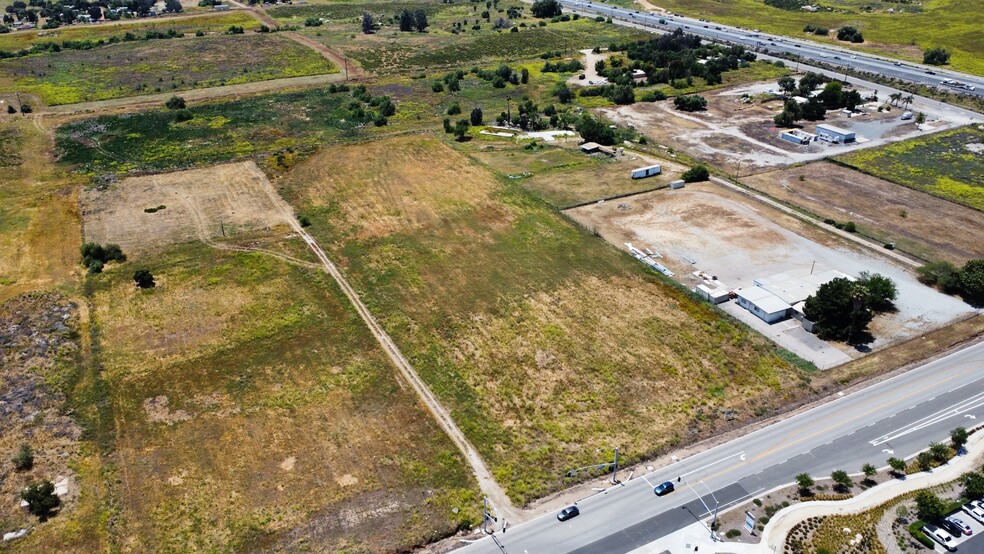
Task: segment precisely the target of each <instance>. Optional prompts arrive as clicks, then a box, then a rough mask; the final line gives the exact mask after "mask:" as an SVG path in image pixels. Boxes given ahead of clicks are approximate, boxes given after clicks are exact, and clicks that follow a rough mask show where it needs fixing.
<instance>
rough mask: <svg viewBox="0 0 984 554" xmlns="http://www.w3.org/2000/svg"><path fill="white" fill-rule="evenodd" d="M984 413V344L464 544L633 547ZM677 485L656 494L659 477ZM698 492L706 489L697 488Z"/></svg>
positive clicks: (595, 549)
mask: <svg viewBox="0 0 984 554" xmlns="http://www.w3.org/2000/svg"><path fill="white" fill-rule="evenodd" d="M978 418H981V419H984V343H978V344H976V345H973V346H970V347H968V348H965V349H963V350H960V351H958V352H955V353H953V354H950V355H948V356H946V357H944V358H941V359H939V360H936V361H934V362H931V363H928V364H926V365H923V366H921V367H919V368H917V369H914V370H912V371H909V372H906V373H903V374H900V375H897V376H895V377H893V378H891V379H887V380H885V381H882V382H880V383H877V384H874V385H871V386H869V387H867V388H865V389H862V390H859V391H857V392H854V393H852V394H849V395H844V396H840V397H838V398H836V399H835V400H833V401H830V402H828V403H825V404H822V405H820V406H818V407H816V408H813V409H811V410H809V411H805V412H802V413H800V414H798V415H795V416H793V417H790V418H788V419H784V420H782V421H779V422H776V423H774V424H772V425H770V426H768V427H765V428H763V429H759V430H758V431H755V432H753V433H750V434H748V435H745V436H743V437H740V438H738V439H735V440H733V441H731V442H728V443H726V444H723V445H720V446H717V447H714V448H711V449H709V450H706V451H704V452H701V453H700V454H697V455H694V456H691V457H690V458H687V459H684V460H681V461H679V462H676V463H674V464H672V465H670V466H668V467H665V468H663V469H660V470H657V471H655V472H653V473H651V474H647V475H644V476H638V477H634V478H633V479H632V480H631V481H628V482H626V483H623V484H622V485H619V486H615V487H611V488H609V489H608V490H607V491H606V492H604V493H600V494H596V495H594V496H591V497H589V498H586V499H583V500H581V501H579V502H578V506H579V507H580V509H581V515H580V516H578V517H575V518H573V519H571V520H569V521H567V522H563V523H561V522H559V521H557V519H556V518H555V517H554V515H553V514H548V515H545V516H542V517H540V518H538V519H535V520H533V521H530V522H527V523H524V524H522V525H518V526H516V527H512V528H510V529H509V530H508V532H506V533H501V532H500V533H497V534H496V541H497V542H498V544H496V542H494V541H493V540H491V539H488V538H486V539H482V540H480V541H478V542H476V543H474V544H471V545H468V546H466V547H464V548H463V549H461V550H460V551H461V552H463V553H467V554H473V553H474V554H477V553H489V554H494V553H498V552H502V550H500V545H501V547H502V548H503V549H504V550H505V551H506V552H510V553H514V554H515V553H523V554H537V553H542V554H545V553H558V552H577V553H579V554H602V553H604V554H619V553H625V552H629V551H631V550H633V549H635V548H638V547H640V546H642V545H645V544H648V543H650V542H652V541H654V540H656V539H658V538H660V537H662V536H665V535H668V534H670V533H672V532H674V531H676V530H677V529H680V528H682V527H684V526H686V525H690V524H692V523H694V522H695V518H700V517H704V516H707V511H708V510H707V509H706V508H705V504H706V505H707V507H708V508H710V509H712V510H713V508H714V507H715V501H716V503H717V504H720V505H721V506H722V507H724V506H728V505H732V504H734V503H737V502H739V501H741V500H745V499H748V498H750V497H754V496H755V495H756V494H758V493H761V492H762V491H765V490H769V489H772V488H774V487H777V486H780V485H783V484H786V483H789V482H792V481H793V478H794V476H795V475H797V474H799V473H803V472H806V473H810V474H811V475H814V476H826V475H829V474H830V473H831V472H832V471H834V470H838V469H843V470H846V471H848V472H849V473H857V472H859V471H860V469H861V466H862V465H863V464H865V463H872V464H874V465H876V466H884V465H885V461H886V460H887V459H888V458H889V457H893V456H894V457H899V458H905V457H909V456H912V455H913V454H915V453H916V452H918V451H919V450H921V449H924V448H926V447H927V445H928V444H929V443H930V442H933V441H944V440H946V439H947V436H948V433H949V431H950V430H951V429H953V428H955V427H959V426H965V427H971V426H973V425H974V424H975V423H977V421H978ZM663 481H672V482H673V483H674V484H676V491H675V492H673V493H671V494H669V495H667V496H664V497H657V496H656V495H655V494H653V488H652V486H653V485H656V484H658V483H660V482H663ZM698 495H700V496H698Z"/></svg>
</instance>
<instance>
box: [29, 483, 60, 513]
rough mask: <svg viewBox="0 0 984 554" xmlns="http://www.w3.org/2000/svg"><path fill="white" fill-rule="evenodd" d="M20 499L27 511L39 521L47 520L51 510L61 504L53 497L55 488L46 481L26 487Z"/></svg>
mask: <svg viewBox="0 0 984 554" xmlns="http://www.w3.org/2000/svg"><path fill="white" fill-rule="evenodd" d="M21 498H22V499H23V500H24V501H26V502H27V510H28V511H29V512H31V513H32V514H34V515H36V516H38V518H39V519H40V520H41V521H45V520H46V519H48V517H49V516H50V515H51V512H52V510H54V509H55V508H57V507H58V505H59V504H61V501H60V500H59V499H58V497H57V496H56V495H55V486H54V485H53V484H52V483H51V481H47V480H45V481H41V482H39V483H31V484H30V485H28V486H27V488H26V489H24V491H23V492H21Z"/></svg>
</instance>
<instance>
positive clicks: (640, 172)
mask: <svg viewBox="0 0 984 554" xmlns="http://www.w3.org/2000/svg"><path fill="white" fill-rule="evenodd" d="M662 171H663V170H662V169H661V168H660V167H659V164H655V165H647V166H646V167H640V168H639V169H633V170H632V178H633V179H645V178H646V177H652V176H653V175H659V174H660V172H662Z"/></svg>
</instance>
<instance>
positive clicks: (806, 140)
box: [779, 129, 817, 144]
mask: <svg viewBox="0 0 984 554" xmlns="http://www.w3.org/2000/svg"><path fill="white" fill-rule="evenodd" d="M779 138H781V139H782V140H787V141H789V142H792V143H794V144H810V143H811V142H813V141H815V140H817V136H816V135H813V134H810V133H806V132H803V131H800V130H799V129H790V130H788V131H783V132H781V133H779Z"/></svg>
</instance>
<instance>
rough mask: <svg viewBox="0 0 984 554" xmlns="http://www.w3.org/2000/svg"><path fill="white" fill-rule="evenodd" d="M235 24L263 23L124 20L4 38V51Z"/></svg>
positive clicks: (223, 18) (243, 17) (233, 17)
mask: <svg viewBox="0 0 984 554" xmlns="http://www.w3.org/2000/svg"><path fill="white" fill-rule="evenodd" d="M232 25H235V26H237V27H242V28H243V29H244V30H246V31H251V30H254V29H258V28H259V27H260V22H259V21H257V20H256V18H255V17H253V16H251V15H248V14H246V13H243V12H232V13H224V14H222V15H212V16H191V17H180V18H173V19H169V20H167V21H155V20H153V19H137V20H132V21H120V22H118V23H112V22H105V23H100V24H99V25H73V26H68V27H60V28H58V29H53V30H35V31H27V32H17V33H8V34H3V35H0V50H6V51H14V50H20V49H22V48H30V47H31V46H32V45H34V44H38V43H41V42H57V43H61V42H62V41H66V40H99V39H104V40H105V39H108V38H109V37H114V36H116V37H122V36H123V35H124V34H126V33H128V32H129V33H133V34H134V35H137V36H143V34H144V33H146V32H147V31H159V32H162V33H166V32H167V31H168V30H170V29H173V30H174V31H175V32H177V33H181V34H193V33H195V32H196V31H202V32H203V33H222V32H225V31H226V29H228V28H229V27H230V26H232Z"/></svg>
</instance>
